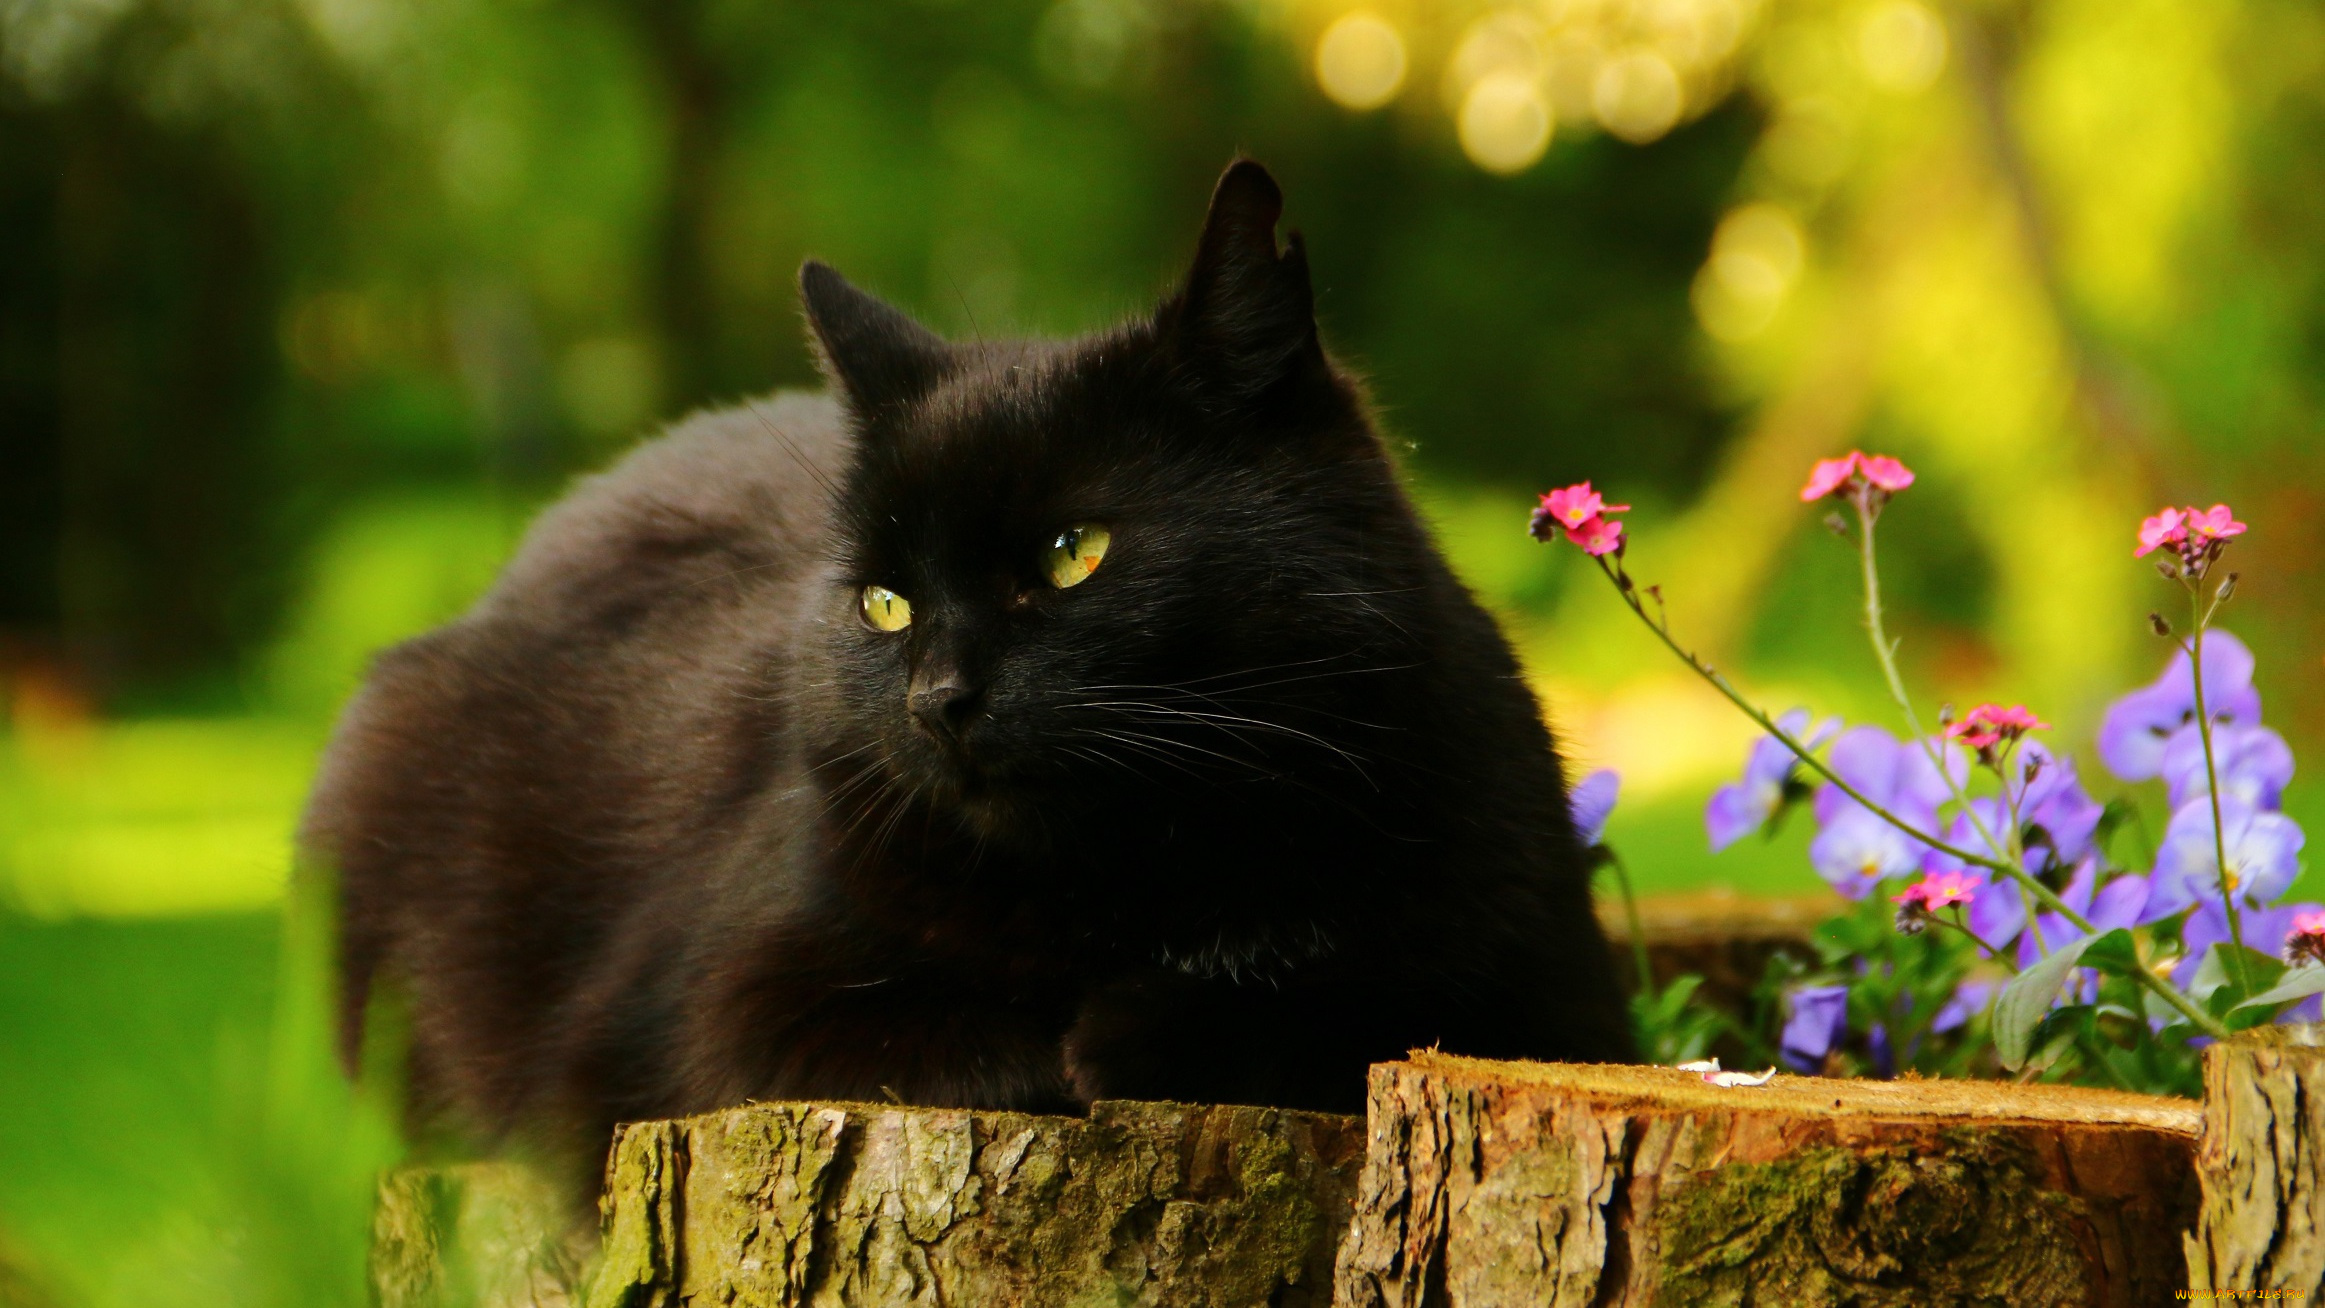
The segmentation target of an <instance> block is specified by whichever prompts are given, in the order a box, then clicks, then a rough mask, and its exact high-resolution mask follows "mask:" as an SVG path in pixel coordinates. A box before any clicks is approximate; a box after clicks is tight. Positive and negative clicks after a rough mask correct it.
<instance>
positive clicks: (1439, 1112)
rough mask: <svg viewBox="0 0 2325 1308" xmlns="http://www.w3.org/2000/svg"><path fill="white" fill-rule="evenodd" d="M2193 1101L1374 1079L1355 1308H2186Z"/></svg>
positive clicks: (1355, 1254)
mask: <svg viewBox="0 0 2325 1308" xmlns="http://www.w3.org/2000/svg"><path fill="white" fill-rule="evenodd" d="M2201 1111H2202V1110H2201V1109H2200V1107H2199V1106H2198V1105H2196V1104H2195V1103H2193V1102H2189V1101H2186V1100H2175V1099H2157V1098H2150V1097H2147V1096H2141V1095H2128V1094H2114V1093H2108V1092H2103V1091H2090V1090H2072V1089H2065V1088H2056V1087H2037V1086H2012V1085H1997V1084H1992V1083H1982V1082H1953V1081H1894V1082H1879V1081H1839V1080H1825V1079H1822V1078H1813V1077H1793V1076H1780V1077H1778V1078H1776V1079H1775V1080H1774V1081H1772V1082H1770V1083H1769V1084H1767V1085H1765V1086H1761V1087H1756V1088H1755V1087H1741V1086H1739V1087H1730V1088H1722V1087H1717V1086H1712V1085H1709V1084H1706V1083H1705V1082H1704V1081H1703V1080H1702V1079H1701V1078H1700V1077H1698V1076H1695V1075H1694V1074H1691V1073H1687V1072H1680V1071H1675V1070H1672V1069H1668V1068H1644V1067H1593V1066H1560V1065H1551V1064H1531V1063H1490V1062H1480V1061H1476V1060H1472V1059H1464V1058H1454V1057H1450V1056H1443V1055H1436V1054H1417V1055H1415V1056H1414V1057H1413V1059H1412V1060H1411V1061H1409V1062H1405V1063H1391V1064H1385V1065H1382V1066H1378V1067H1375V1068H1374V1069H1373V1071H1372V1082H1371V1112H1370V1128H1369V1140H1370V1143H1369V1146H1368V1151H1367V1156H1366V1159H1365V1169H1364V1176H1363V1180H1362V1182H1361V1184H1360V1187H1359V1189H1358V1192H1357V1203H1356V1212H1355V1216H1354V1218H1353V1220H1352V1222H1351V1224H1350V1227H1349V1231H1348V1235H1347V1237H1346V1239H1345V1241H1344V1242H1343V1243H1342V1245H1341V1248H1340V1253H1339V1259H1338V1266H1337V1270H1336V1277H1335V1279H1336V1295H1335V1298H1334V1303H1335V1304H1336V1305H1338V1306H1339V1308H1422V1306H1423V1305H1431V1306H1435V1305H1444V1306H1445V1308H1465V1306H1467V1308H1485V1306H1486V1305H1509V1304H1543V1305H1559V1306H1561V1308H1563V1306H1565V1305H1573V1306H1574V1308H1583V1306H1585V1305H1590V1306H1594V1308H1595V1306H1598V1305H1640V1304H1648V1303H1656V1304H1667V1305H1694V1304H1782V1305H1786V1308H1810V1306H1814V1305H1839V1304H1850V1305H1897V1306H1899V1308H1904V1306H1905V1305H1916V1306H1919V1305H1933V1304H1973V1303H1974V1304H1984V1305H2011V1306H2017V1305H2024V1306H2026V1308H2036V1306H2037V1305H2039V1306H2040V1308H2056V1306H2057V1305H2061V1304H2092V1305H2117V1304H2123V1305H2130V1304H2149V1303H2156V1302H2164V1301H2169V1300H2171V1299H2172V1298H2173V1295H2174V1292H2175V1291H2176V1290H2178V1289H2179V1288H2180V1287H2182V1286H2184V1285H2185V1284H2186V1280H2185V1279H2184V1276H2185V1274H2184V1268H2183V1263H2182V1258H2181V1255H2180V1236H2181V1233H2182V1232H2183V1231H2185V1230H2186V1228H2187V1227H2188V1225H2189V1224H2190V1223H2191V1222H2192V1221H2193V1219H2194V1217H2195V1211H2196V1181H2195V1174H2194V1161H2193V1154H2194V1150H2195V1144H2196V1136H2197V1131H2198V1126H2199V1121H2200V1114H2201Z"/></svg>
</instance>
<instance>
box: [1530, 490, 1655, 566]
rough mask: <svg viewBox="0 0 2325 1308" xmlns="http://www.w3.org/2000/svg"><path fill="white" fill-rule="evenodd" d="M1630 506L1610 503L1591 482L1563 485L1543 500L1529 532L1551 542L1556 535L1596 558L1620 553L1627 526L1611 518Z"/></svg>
mask: <svg viewBox="0 0 2325 1308" xmlns="http://www.w3.org/2000/svg"><path fill="white" fill-rule="evenodd" d="M1630 508H1631V506H1630V505H1628V504H1609V503H1607V502H1606V501H1605V500H1603V499H1601V498H1599V493H1598V492H1597V491H1595V490H1592V489H1591V488H1590V483H1589V482H1587V481H1586V482H1580V483H1577V484H1576V485H1572V486H1561V487H1559V488H1558V489H1557V490H1554V491H1551V492H1550V493H1549V494H1547V495H1544V496H1543V497H1542V502H1541V503H1540V504H1539V505H1537V506H1536V507H1535V509H1534V516H1533V518H1532V519H1531V520H1529V521H1528V522H1527V524H1526V531H1527V533H1528V534H1529V535H1531V536H1533V538H1534V539H1535V540H1545V541H1546V540H1549V539H1550V537H1551V533H1552V532H1559V533H1562V534H1564V535H1565V537H1566V539H1568V540H1570V541H1572V542H1574V543H1575V544H1577V545H1580V546H1581V547H1582V548H1583V552H1584V553H1587V554H1592V555H1599V554H1613V553H1618V552H1620V551H1621V550H1622V548H1623V524H1621V523H1619V522H1617V521H1615V520H1614V518H1613V517H1611V516H1609V515H1612V514H1616V513H1628V512H1630Z"/></svg>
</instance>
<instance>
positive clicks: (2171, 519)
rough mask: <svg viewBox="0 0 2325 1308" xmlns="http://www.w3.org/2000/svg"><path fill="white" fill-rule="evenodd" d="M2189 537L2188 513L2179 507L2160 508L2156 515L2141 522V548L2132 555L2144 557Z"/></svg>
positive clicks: (2136, 557)
mask: <svg viewBox="0 0 2325 1308" xmlns="http://www.w3.org/2000/svg"><path fill="white" fill-rule="evenodd" d="M2187 538H2188V524H2187V522H2186V515H2185V514H2183V513H2181V512H2180V511H2179V510H2178V509H2168V508H2167V509H2158V510H2156V514H2155V516H2154V517H2152V518H2147V519H2143V520H2142V521H2141V522H2140V524H2139V548H2138V549H2137V550H2136V551H2134V552H2133V553H2132V556H2131V557H2133V558H2135V559H2144V558H2146V557H2147V556H2148V555H2150V554H2152V553H2154V552H2155V551H2157V550H2159V549H2162V548H2163V547H2164V546H2166V545H2178V544H2179V543H2180V542H2182V541H2184V540H2186V539H2187Z"/></svg>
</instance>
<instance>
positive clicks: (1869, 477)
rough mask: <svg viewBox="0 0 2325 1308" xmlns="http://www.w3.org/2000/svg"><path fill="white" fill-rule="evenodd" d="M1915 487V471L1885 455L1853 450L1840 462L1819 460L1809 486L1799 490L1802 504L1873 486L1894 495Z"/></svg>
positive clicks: (1809, 478)
mask: <svg viewBox="0 0 2325 1308" xmlns="http://www.w3.org/2000/svg"><path fill="white" fill-rule="evenodd" d="M1912 484H1913V469H1911V468H1908V467H1906V466H1905V465H1904V464H1903V463H1900V462H1899V461H1897V460H1896V459H1893V458H1891V457H1889V456H1888V455H1886V454H1866V453H1863V452H1862V451H1859V450H1851V451H1849V452H1848V453H1847V454H1844V455H1842V456H1841V457H1839V458H1837V459H1819V460H1817V462H1816V466H1815V467H1814V468H1812V469H1810V470H1809V474H1808V484H1807V485H1806V486H1803V487H1801V488H1800V499H1801V502H1802V503H1803V504H1808V503H1814V502H1815V501H1817V500H1821V499H1823V498H1825V497H1826V496H1828V495H1839V494H1843V493H1845V492H1848V491H1852V490H1855V489H1857V488H1858V487H1860V486H1870V487H1871V488H1873V489H1874V490H1877V491H1880V492H1882V493H1884V494H1888V495H1894V494H1896V493H1897V492H1898V491H1901V490H1904V489H1905V488H1906V487H1908V486H1911V485H1912Z"/></svg>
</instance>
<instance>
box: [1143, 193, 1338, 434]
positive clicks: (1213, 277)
mask: <svg viewBox="0 0 2325 1308" xmlns="http://www.w3.org/2000/svg"><path fill="white" fill-rule="evenodd" d="M1283 212H1284V193H1283V191H1282V190H1281V189H1280V188H1279V187H1277V185H1276V181H1275V178H1273V177H1271V176H1269V175H1268V171H1267V169H1265V168H1262V167H1261V166H1260V165H1259V164H1257V163H1255V162H1253V161H1252V160H1249V159H1238V160H1236V161H1235V162H1234V163H1233V164H1231V165H1229V166H1228V169H1227V171H1226V172H1225V173H1223V174H1221V175H1220V178H1219V185H1218V186H1217V188H1216V189H1214V190H1213V191H1212V193H1211V211H1210V213H1209V214H1208V215H1206V216H1205V217H1204V219H1203V236H1202V239H1201V240H1200V241H1199V242H1198V243H1197V244H1196V247H1195V262H1194V266H1193V267H1191V268H1190V269H1188V271H1187V280H1186V283H1185V285H1184V286H1182V287H1181V288H1180V289H1179V292H1178V294H1176V295H1174V296H1172V297H1171V298H1170V299H1169V300H1167V301H1165V302H1164V303H1163V306H1162V308H1161V310H1160V311H1158V312H1157V314H1156V315H1155V325H1156V327H1157V329H1158V330H1159V331H1160V332H1161V333H1162V334H1163V335H1164V336H1165V337H1166V338H1168V339H1170V340H1171V343H1172V344H1173V345H1174V346H1175V347H1176V348H1177V350H1178V351H1179V352H1180V353H1181V354H1182V356H1183V357H1184V358H1185V359H1186V360H1187V362H1188V363H1189V364H1190V365H1192V367H1193V370H1194V371H1195V373H1196V374H1197V375H1199V376H1201V377H1203V378H1204V379H1205V380H1207V381H1209V382H1211V383H1212V384H1214V385H1216V386H1219V387H1221V388H1223V389H1225V390H1226V391H1227V392H1228V393H1230V394H1231V395H1233V396H1234V397H1235V398H1237V399H1240V400H1246V401H1250V400H1257V399H1259V398H1260V397H1262V396H1263V395H1265V394H1267V393H1268V392H1270V391H1273V390H1275V389H1277V388H1278V387H1281V386H1284V385H1285V384H1286V383H1298V382H1303V381H1315V380H1321V379H1323V378H1325V377H1327V376H1328V375H1329V372H1330V366H1329V365H1328V364H1327V363H1326V362H1325V360H1324V348H1323V346H1322V345H1321V344H1320V343H1319V342H1318V341H1317V339H1316V305H1315V296H1314V294H1313V292H1312V291H1311V290H1310V288H1309V284H1308V254H1307V249H1306V247H1305V246H1303V245H1302V244H1301V241H1300V234H1299V233H1298V232H1294V233H1292V234H1291V238H1290V239H1289V240H1288V241H1287V242H1286V243H1285V245H1284V247H1283V248H1282V249H1281V250H1279V249H1278V248H1277V247H1276V221H1277V220H1278V219H1280V218H1281V217H1282V216H1283Z"/></svg>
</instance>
